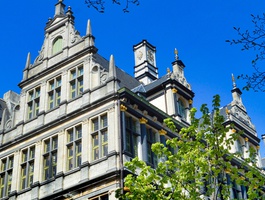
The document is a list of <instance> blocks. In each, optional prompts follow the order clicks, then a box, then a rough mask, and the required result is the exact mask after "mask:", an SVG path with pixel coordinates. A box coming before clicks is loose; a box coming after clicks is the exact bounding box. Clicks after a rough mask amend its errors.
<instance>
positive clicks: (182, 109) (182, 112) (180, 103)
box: [178, 99, 186, 119]
mask: <svg viewBox="0 0 265 200" xmlns="http://www.w3.org/2000/svg"><path fill="white" fill-rule="evenodd" d="M178 113H179V115H180V117H181V118H182V119H186V109H185V105H184V103H183V101H182V100H180V99H179V100H178Z"/></svg>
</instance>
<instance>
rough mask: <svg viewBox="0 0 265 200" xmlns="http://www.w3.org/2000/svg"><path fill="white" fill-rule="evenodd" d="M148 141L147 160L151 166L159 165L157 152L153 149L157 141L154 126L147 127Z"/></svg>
mask: <svg viewBox="0 0 265 200" xmlns="http://www.w3.org/2000/svg"><path fill="white" fill-rule="evenodd" d="M146 141H147V162H148V163H149V164H151V166H153V167H155V166H157V163H158V160H157V156H156V155H155V153H154V152H153V151H152V145H153V144H154V143H156V142H157V138H156V131H154V130H153V129H152V128H148V127H146Z"/></svg>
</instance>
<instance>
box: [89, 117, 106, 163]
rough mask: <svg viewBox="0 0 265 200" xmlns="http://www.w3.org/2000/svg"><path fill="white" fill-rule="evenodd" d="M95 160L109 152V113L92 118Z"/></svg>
mask: <svg viewBox="0 0 265 200" xmlns="http://www.w3.org/2000/svg"><path fill="white" fill-rule="evenodd" d="M92 148H93V150H92V152H93V155H92V157H93V160H96V159H99V158H101V157H103V156H106V155H107V154H108V117H107V114H104V115H101V116H98V117H96V118H94V119H92Z"/></svg>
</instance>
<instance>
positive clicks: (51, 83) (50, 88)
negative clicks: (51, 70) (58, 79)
mask: <svg viewBox="0 0 265 200" xmlns="http://www.w3.org/2000/svg"><path fill="white" fill-rule="evenodd" d="M54 88H55V86H54V81H53V80H52V81H50V87H49V90H53V89H54Z"/></svg>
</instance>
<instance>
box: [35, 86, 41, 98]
mask: <svg viewBox="0 0 265 200" xmlns="http://www.w3.org/2000/svg"><path fill="white" fill-rule="evenodd" d="M39 96H40V88H36V91H35V98H37V97H39Z"/></svg>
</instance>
